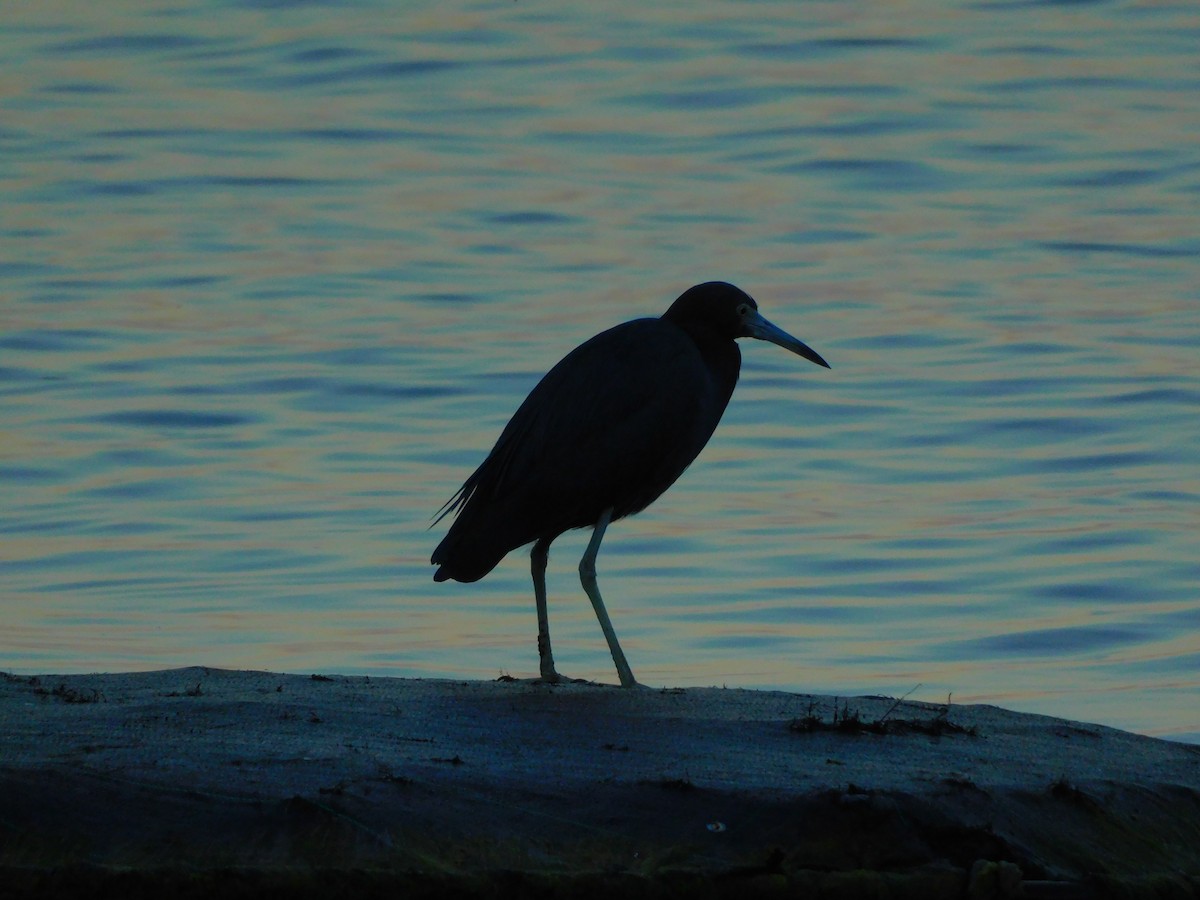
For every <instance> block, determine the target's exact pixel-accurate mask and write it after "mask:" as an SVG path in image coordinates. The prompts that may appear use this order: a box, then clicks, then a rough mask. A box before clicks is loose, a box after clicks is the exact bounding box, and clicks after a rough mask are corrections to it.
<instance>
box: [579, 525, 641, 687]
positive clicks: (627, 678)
mask: <svg viewBox="0 0 1200 900" xmlns="http://www.w3.org/2000/svg"><path fill="white" fill-rule="evenodd" d="M611 521H612V508H611V507H610V508H609V509H606V510H605V511H604V512H602V513H600V519H599V520H598V521H597V522H596V530H595V531H593V532H592V539H591V540H590V541H588V546H587V550H585V551H584V552H583V559H581V560H580V561H579V580H580V581H581V582H582V583H583V590H584V591H585V592H586V593H587V595H588V599H589V600H591V601H592V608H593V609H594V610H596V618H597V619H599V620H600V630H601V631H603V632H604V639H605V640H606V641H608V649H609V650H610V651H611V652H612V658H613V663H614V664H615V665H616V667H617V675H618V676H619V677H620V679H621V687H637V686H638V683H637V681H635V680H634V678H633V672H631V671H630V669H629V663H628V662H626V661H625V653H624V651H622V650H621V645H620V643H618V641H617V633H616V632H615V631H613V627H612V622H611V621H610V620H609V618H608V611H607V610H605V608H604V599H603V598H602V597H601V596H600V586H599V585H598V584H597V583H596V554H597V553H599V552H600V542H601V541H602V540H603V539H604V532H605V530H606V529H607V528H608V523H609V522H611Z"/></svg>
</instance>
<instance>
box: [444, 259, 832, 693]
mask: <svg viewBox="0 0 1200 900" xmlns="http://www.w3.org/2000/svg"><path fill="white" fill-rule="evenodd" d="M746 337H749V338H757V339H758V340H762V341H769V342H771V343H773V344H778V345H779V346H780V347H783V348H784V349H786V350H790V351H791V352H792V353H796V354H798V355H799V356H802V357H804V358H805V359H807V360H809V361H810V362H813V363H816V364H817V365H819V366H824V367H825V368H829V363H827V362H826V361H825V360H824V359H822V358H821V356H820V354H818V353H817V352H816V351H815V350H813V349H812V348H811V347H809V346H808V345H807V344H805V343H804V342H803V341H801V340H799V339H798V338H795V337H792V335H790V334H788V333H787V332H786V331H784V330H783V329H781V328H779V327H778V326H776V325H773V324H772V323H771V322H769V321H767V319H765V318H763V316H762V315H761V314H760V313H759V311H758V304H757V303H756V302H755V301H754V299H753V298H752V297H751V296H750V295H749V294H747V293H746V292H745V291H743V290H741V289H740V288H737V287H735V286H734V285H732V284H728V283H726V282H723V281H710V282H706V283H704V284H698V285H696V286H694V287H692V288H689V289H688V290H687V291H685V292H684V293H683V294H681V295H680V296H679V298H678V299H676V300H675V302H674V303H672V304H671V306H670V307H669V308H668V309H667V311H666V312H665V313H663V315H662V316H661V317H659V318H642V319H634V320H633V321H630V322H625V323H624V324H621V325H617V326H616V327H614V328H610V329H608V330H607V331H602V332H601V333H600V334H597V335H596V336H595V337H593V338H590V339H589V340H587V341H585V342H584V343H582V344H580V345H579V346H578V347H576V348H575V349H574V350H572V351H571V352H570V353H568V354H567V355H566V356H565V357H563V359H562V360H561V361H560V362H559V363H558V364H557V365H555V366H554V367H553V368H552V369H551V370H550V371H549V372H547V373H546V375H545V376H544V377H543V378H542V380H541V381H540V382H539V383H538V384H537V386H536V387H534V389H533V390H532V391H531V392H530V393H529V396H528V397H526V398H525V401H524V402H523V403H522V404H521V406H520V407H519V408H518V409H517V411H516V413H515V414H514V415H513V417H512V419H510V420H509V422H508V424H507V425H506V426H505V427H504V430H503V431H501V433H500V437H499V439H497V441H496V444H495V446H493V447H492V450H491V452H490V453H488V455H487V457H486V458H485V459H484V461H483V462H482V463H481V464H480V465H479V468H477V469H476V470H475V471H474V472H473V473H472V474H471V475H470V477H469V478H467V480H466V481H465V482H463V485H462V487H460V488H459V489H458V491H457V492H456V493H455V494H454V496H452V497H451V498H450V500H449V501H447V503H446V504H445V505H444V506H443V507H442V509H441V510H440V511H439V515H438V517H437V519H436V520H435V524H436V522H439V521H441V519H442V518H443V517H445V516H446V515H449V514H450V513H454V515H455V518H454V521H453V523H452V525H451V526H450V530H449V531H448V532H447V533H446V536H445V537H444V538H443V540H442V541H441V543H439V544H438V546H437V549H436V550H434V551H433V556H432V558H431V562H432V563H433V564H434V565H436V566H437V567H438V569H437V571H436V573H435V574H434V576H433V578H434V581H439V582H440V581H446V580H447V579H454V580H456V581H460V582H474V581H478V580H479V579H480V578H483V577H484V576H485V575H487V574H488V573H489V572H490V571H492V569H494V568H495V567H496V565H497V564H498V563H499V562H500V560H501V559H503V558H504V557H505V556H506V555H507V554H508V553H509V552H510V551H512V550H515V549H516V548H518V547H522V546H524V545H526V544H529V543H532V544H533V549H532V551H531V553H530V559H531V566H530V568H531V572H532V575H533V593H534V601H535V604H536V606H537V620H538V639H537V646H538V658H539V671H540V680H541V681H543V682H548V683H558V682H561V681H565V680H567V679H564V678H563V676H561V675H560V674H559V673H558V671H557V669H556V668H555V665H554V654H553V652H552V650H551V647H550V625H549V619H548V615H547V604H546V566H547V563H548V561H549V555H550V545H551V544H552V543H553V542H554V540H555V539H556V538H557V537H558V536H559V535H561V534H563V533H564V532H566V531H569V530H571V529H575V528H587V527H590V528H592V536H591V539H590V540H589V541H588V545H587V549H586V550H585V551H584V554H583V557H582V559H581V560H580V561H579V578H580V582H581V583H582V585H583V590H584V592H585V593H586V594H587V596H588V599H589V600H591V603H592V608H593V609H594V610H595V613H596V618H597V620H598V621H599V623H600V628H601V630H602V631H603V632H604V637H605V640H606V641H607V642H608V649H609V651H610V652H611V653H612V658H613V664H614V665H615V666H616V670H617V676H618V677H619V678H620V681H621V685H622V687H637V686H638V682H637V680H636V679H635V678H634V677H633V672H632V671H631V669H630V667H629V662H628V661H627V660H626V658H625V653H624V651H623V650H622V649H621V644H620V642H619V641H618V640H617V635H616V632H615V631H614V630H613V626H612V621H611V620H610V619H609V616H608V612H607V611H606V610H605V608H604V600H603V598H602V597H601V595H600V588H599V585H598V583H597V578H596V556H597V554H598V553H599V551H600V542H601V541H602V540H603V539H604V534H605V532H606V531H607V530H608V526H609V525H610V524H612V523H613V522H615V521H617V520H618V519H623V518H625V517H626V516H631V515H633V514H634V513H637V512H641V511H642V510H643V509H645V508H646V507H647V506H649V505H650V504H651V503H653V502H654V501H655V500H656V499H658V497H659V496H661V495H662V493H663V492H664V491H666V489H667V488H669V487H670V486H671V485H672V484H674V483H675V481H676V479H678V478H679V476H680V475H682V474H683V472H684V470H685V469H687V467H688V466H689V465H691V463H692V461H693V460H694V459H695V458H696V456H697V455H698V454H699V453H700V451H701V450H703V449H704V446H705V444H707V443H708V440H709V438H710V437H712V434H713V431H715V430H716V427H717V423H718V422H720V420H721V415H722V414H723V413H724V412H725V407H726V406H727V405H728V403H729V398H730V396H732V394H733V389H734V386H735V385H736V384H737V380H738V373H739V371H740V369H741V362H742V356H741V351H740V350H739V348H738V344H737V339H738V338H746Z"/></svg>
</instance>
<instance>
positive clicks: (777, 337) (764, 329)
mask: <svg viewBox="0 0 1200 900" xmlns="http://www.w3.org/2000/svg"><path fill="white" fill-rule="evenodd" d="M745 323H746V329H747V330H748V331H749V332H750V337H753V338H758V339H759V340H760V341H770V342H771V343H772V344H778V345H779V346H780V347H782V348H783V349H784V350H791V351H792V352H793V353H795V354H796V355H798V356H803V357H804V358H805V359H807V360H808V361H809V362H814V363H816V364H817V365H818V366H824V367H825V368H827V369H828V368H829V363H827V362H825V360H823V359H822V358H821V354H820V353H818V352H817V351H816V350H814V349H813V348H812V347H810V346H808V344H806V343H804V341H802V340H800V339H799V338H794V337H792V336H791V335H790V334H788V333H787V332H786V331H784V330H783V329H782V328H780V327H778V326H777V325H772V324H771V323H770V322H768V321H767V320H766V319H764V318H763V317H762V316H761V315H760V314H759V313H758V311H757V310H752V311H751V312H750V314H749V315H748V316H746V318H745Z"/></svg>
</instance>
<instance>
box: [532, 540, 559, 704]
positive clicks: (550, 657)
mask: <svg viewBox="0 0 1200 900" xmlns="http://www.w3.org/2000/svg"><path fill="white" fill-rule="evenodd" d="M529 559H530V568H531V569H532V570H533V598H534V600H535V601H536V602H537V619H538V667H539V669H540V671H541V673H542V681H551V682H555V681H561V680H562V677H561V676H560V675H559V674H558V672H556V671H555V669H554V654H553V653H552V652H551V650H550V617H549V615H548V614H547V612H546V562H547V561H548V560H549V559H550V542H549V541H547V540H544V539H543V540H539V541H538V542H537V543H535V544H534V545H533V552H532V553H530V554H529Z"/></svg>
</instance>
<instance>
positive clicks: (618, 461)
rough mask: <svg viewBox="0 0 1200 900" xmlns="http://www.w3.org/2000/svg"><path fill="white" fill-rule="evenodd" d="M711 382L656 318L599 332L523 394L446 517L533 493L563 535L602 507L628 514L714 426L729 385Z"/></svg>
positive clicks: (678, 336) (694, 355) (694, 353)
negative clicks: (553, 511) (553, 512)
mask: <svg viewBox="0 0 1200 900" xmlns="http://www.w3.org/2000/svg"><path fill="white" fill-rule="evenodd" d="M711 378H712V375H711V373H710V372H709V370H708V368H707V367H706V366H705V365H704V364H703V361H702V360H701V358H700V355H699V351H698V350H697V348H696V345H695V344H694V343H693V342H692V340H691V339H690V338H689V337H688V336H687V335H686V334H684V333H683V332H682V331H681V330H680V329H678V328H677V327H676V326H674V325H672V324H670V323H667V322H664V321H662V320H661V319H638V320H635V321H633V322H627V323H625V324H624V325H618V326H617V327H615V328H612V329H609V330H608V331H605V332H602V333H600V334H598V335H596V336H595V337H594V338H592V339H591V340H589V341H586V342H585V343H583V344H581V345H580V346H579V347H577V348H576V349H575V350H573V351H572V352H571V353H569V354H568V355H567V356H566V357H564V358H563V359H562V361H561V362H559V363H558V364H557V365H556V366H555V367H554V368H553V369H551V370H550V371H549V372H548V373H547V374H546V375H545V377H544V378H543V379H542V380H541V381H540V382H539V383H538V385H537V386H536V387H535V388H534V389H533V391H532V392H530V394H529V396H528V397H527V398H526V399H525V402H524V403H522V404H521V407H520V408H519V409H518V410H517V412H516V413H515V414H514V415H513V417H512V419H511V420H510V421H509V423H508V425H507V426H506V427H505V428H504V431H503V432H502V433H501V435H500V438H499V440H497V442H496V445H495V447H493V449H492V451H491V453H490V454H489V455H488V458H487V459H486V460H485V461H484V463H483V464H482V465H481V466H480V467H479V469H477V470H476V471H475V473H474V474H473V475H472V476H471V477H470V478H469V479H468V480H467V482H466V483H465V484H464V485H463V487H462V488H461V489H460V491H459V493H458V494H456V495H455V497H454V498H453V499H452V500H451V503H450V504H448V505H447V508H446V510H445V511H446V512H449V511H450V510H452V509H459V508H462V507H464V506H466V505H467V504H468V503H469V502H470V501H471V500H472V498H474V497H478V499H479V500H480V501H493V502H503V501H504V500H505V498H512V497H526V496H528V495H529V494H531V493H532V494H534V495H536V496H538V497H540V498H543V499H544V500H545V501H547V502H548V503H552V504H553V505H554V506H555V507H556V508H557V509H558V510H559V511H560V513H561V517H562V518H565V519H570V520H571V523H570V524H569V525H565V526H563V527H564V530H565V527H578V526H580V525H584V524H590V522H591V521H594V519H595V516H596V514H597V513H598V512H599V510H600V509H603V508H607V506H610V505H611V506H615V507H616V512H615V517H620V516H622V515H628V514H630V513H632V512H637V511H638V510H640V509H642V508H644V507H645V506H646V505H647V504H649V503H650V502H651V501H653V500H654V499H655V498H656V497H657V496H658V495H659V494H661V493H662V492H663V491H664V490H666V488H667V487H669V486H670V485H671V483H673V482H674V481H675V479H676V478H678V477H679V475H680V474H681V473H682V472H683V470H684V469H685V468H686V467H687V466H688V464H690V463H691V461H692V460H693V459H694V458H695V457H696V455H697V454H698V453H699V452H700V450H701V449H702V448H703V446H704V444H705V442H707V440H708V438H709V436H710V435H711V434H712V431H713V429H714V428H715V427H716V424H717V421H719V419H720V417H721V413H722V412H723V411H724V408H725V403H726V402H727V401H728V399H729V391H731V390H732V385H730V386H729V388H728V390H726V391H723V390H721V389H719V387H718V388H717V389H715V390H714V386H713V385H710V384H709V383H707V380H708V379H711ZM697 379H701V382H700V383H698V382H697ZM444 514H445V513H443V515H444ZM581 520H582V521H581Z"/></svg>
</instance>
